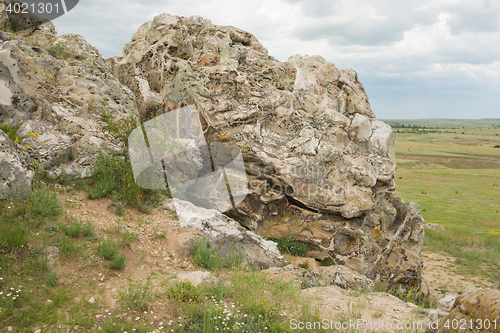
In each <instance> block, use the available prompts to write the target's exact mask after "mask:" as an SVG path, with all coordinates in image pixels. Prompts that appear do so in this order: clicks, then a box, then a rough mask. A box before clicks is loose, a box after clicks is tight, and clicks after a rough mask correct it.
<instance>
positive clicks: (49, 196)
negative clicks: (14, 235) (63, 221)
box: [29, 182, 62, 217]
mask: <svg viewBox="0 0 500 333" xmlns="http://www.w3.org/2000/svg"><path fill="white" fill-rule="evenodd" d="M29 203H30V206H31V207H32V210H33V213H35V215H38V216H41V217H46V216H53V215H58V214H61V213H62V207H61V205H60V204H59V200H57V196H56V193H55V192H51V191H50V190H49V188H48V187H47V186H45V185H44V184H42V183H40V182H38V183H37V182H35V183H34V185H33V192H32V193H31V195H30V196H29Z"/></svg>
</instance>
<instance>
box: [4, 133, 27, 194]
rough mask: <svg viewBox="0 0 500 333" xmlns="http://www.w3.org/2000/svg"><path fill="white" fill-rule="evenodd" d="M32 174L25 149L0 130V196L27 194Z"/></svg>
mask: <svg viewBox="0 0 500 333" xmlns="http://www.w3.org/2000/svg"><path fill="white" fill-rule="evenodd" d="M34 175H35V173H34V172H33V167H32V165H31V159H30V157H29V155H28V153H27V151H26V149H23V147H22V146H20V145H18V144H17V143H15V142H12V141H11V140H10V139H9V137H8V136H7V134H5V133H4V132H3V131H0V198H5V197H8V196H15V197H25V196H26V195H28V194H29V193H30V192H31V185H32V181H33V177H34Z"/></svg>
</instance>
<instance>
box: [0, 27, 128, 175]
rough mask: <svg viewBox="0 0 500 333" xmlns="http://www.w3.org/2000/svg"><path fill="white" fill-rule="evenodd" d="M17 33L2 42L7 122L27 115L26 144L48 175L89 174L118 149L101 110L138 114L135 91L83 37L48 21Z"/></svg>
mask: <svg viewBox="0 0 500 333" xmlns="http://www.w3.org/2000/svg"><path fill="white" fill-rule="evenodd" d="M18 37H19V38H17V39H15V40H11V41H8V42H5V43H3V44H2V46H1V47H0V61H1V63H2V64H3V65H4V66H5V68H4V70H2V71H1V72H0V104H2V111H1V114H2V116H3V117H2V121H7V122H14V123H17V122H19V121H20V120H23V123H24V127H22V128H20V129H19V131H18V134H19V135H20V136H24V137H25V138H24V139H23V141H22V144H23V145H26V146H30V147H31V149H30V153H31V155H33V156H32V157H34V158H36V159H38V160H39V161H40V162H41V164H42V165H44V166H45V168H46V171H47V172H48V173H49V174H52V175H57V174H68V175H74V176H75V175H76V176H81V177H88V176H89V175H90V174H91V171H92V170H93V166H94V163H95V161H96V157H97V155H98V154H99V153H100V151H101V150H108V151H111V150H114V149H115V148H116V145H115V144H114V143H113V142H111V141H110V140H109V139H107V138H106V136H105V135H104V134H103V133H102V131H101V126H100V125H99V119H100V114H101V113H102V112H110V113H112V114H113V116H114V117H124V116H128V115H130V114H137V107H136V103H135V98H134V95H133V93H132V92H131V91H130V90H129V89H128V88H126V87H124V86H122V85H121V84H120V83H119V82H118V80H117V79H116V78H114V77H113V75H112V74H111V72H110V71H109V69H108V67H107V65H106V63H105V61H104V60H103V59H102V57H101V55H100V54H99V51H98V50H97V49H96V48H95V47H93V46H92V45H90V44H89V43H87V42H86V41H85V40H84V39H83V38H82V37H81V36H79V35H74V34H66V35H62V36H58V35H57V34H56V31H55V29H54V26H53V24H52V23H50V22H47V23H45V24H43V25H42V26H40V27H39V29H37V30H34V31H33V32H26V34H24V35H19V36H18ZM49 51H50V52H49ZM53 55H55V57H54V56H53ZM13 101H15V103H13Z"/></svg>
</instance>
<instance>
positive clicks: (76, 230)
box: [61, 221, 93, 238]
mask: <svg viewBox="0 0 500 333" xmlns="http://www.w3.org/2000/svg"><path fill="white" fill-rule="evenodd" d="M61 230H62V232H63V233H64V234H65V235H66V236H68V237H71V238H75V237H80V236H90V235H91V234H92V231H93V227H92V224H90V222H88V221H87V223H85V224H83V223H82V222H81V221H80V222H71V223H70V224H69V225H67V226H66V225H61Z"/></svg>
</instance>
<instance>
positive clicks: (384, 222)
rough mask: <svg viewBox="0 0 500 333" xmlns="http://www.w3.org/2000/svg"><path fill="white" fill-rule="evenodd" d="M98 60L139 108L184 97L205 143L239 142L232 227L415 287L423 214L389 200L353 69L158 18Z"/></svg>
mask: <svg viewBox="0 0 500 333" xmlns="http://www.w3.org/2000/svg"><path fill="white" fill-rule="evenodd" d="M107 64H108V65H109V66H110V67H112V68H113V73H114V75H115V76H116V77H117V78H118V79H119V80H120V82H121V83H123V84H125V85H126V86H127V87H129V88H130V90H131V91H132V92H133V93H134V94H135V97H136V100H137V104H138V107H139V110H140V112H141V113H142V114H143V116H145V117H150V116H153V115H155V114H158V113H163V112H167V111H170V110H173V109H176V108H178V106H179V104H181V105H185V104H191V105H195V106H196V108H197V110H198V112H199V117H200V122H201V123H202V125H203V130H204V132H205V136H206V139H207V142H208V143H209V144H210V143H211V142H231V143H234V144H237V145H238V146H239V148H240V149H241V151H242V153H243V158H244V160H245V167H246V172H247V179H248V191H249V193H248V195H247V196H246V198H245V200H243V202H242V203H241V204H239V205H238V206H236V207H235V208H233V209H231V210H230V211H229V212H227V215H229V216H231V217H233V218H234V219H236V220H237V221H238V222H239V223H240V224H241V225H243V226H245V227H246V228H248V229H250V230H253V231H256V232H258V233H259V234H260V235H263V236H273V237H285V236H288V235H289V234H292V235H293V236H295V237H296V238H298V239H301V240H303V241H304V242H306V243H308V244H309V246H310V247H311V252H312V253H316V254H318V255H319V256H321V257H322V258H323V259H325V258H327V257H330V258H332V259H334V260H335V261H336V262H337V263H338V264H343V265H345V266H347V267H349V268H351V269H353V270H355V271H356V272H357V273H358V274H362V275H366V276H367V277H369V278H371V279H375V278H381V279H386V280H389V281H390V283H391V284H395V285H399V286H401V288H402V290H409V289H410V288H413V290H418V289H421V288H422V287H423V285H422V279H421V272H422V265H423V264H422V260H421V258H420V250H421V246H422V243H423V238H424V229H423V222H424V221H423V219H422V217H421V216H420V213H419V210H418V206H417V205H415V204H412V203H410V204H407V203H403V202H402V200H400V199H397V198H395V196H394V195H395V182H394V174H395V170H396V160H395V154H394V144H393V137H392V131H391V128H390V127H389V126H388V125H386V124H384V123H383V122H381V121H379V120H376V119H375V115H374V114H373V112H372V110H371V108H370V104H369V102H368V97H367V95H366V93H365V90H364V88H363V86H362V85H361V83H360V82H359V81H358V78H357V74H356V72H354V71H353V70H351V69H347V70H339V69H337V68H336V67H335V65H334V64H332V63H330V62H327V61H325V60H324V59H323V58H322V57H320V56H312V57H310V56H299V55H296V56H292V57H290V58H289V59H288V61H286V62H280V61H278V60H276V59H275V58H273V57H271V56H269V55H268V52H267V50H266V49H265V48H264V47H263V46H262V44H261V43H260V42H259V41H258V40H257V39H256V38H255V37H254V36H253V35H252V34H250V33H248V32H245V31H243V30H240V29H238V28H235V27H231V26H217V25H214V24H212V23H211V22H210V21H209V20H205V19H203V18H201V17H199V16H193V17H190V18H185V17H178V16H173V15H169V14H162V15H159V16H157V17H155V18H154V19H153V20H152V21H151V22H146V23H144V24H143V25H142V26H141V27H140V28H139V30H138V31H137V32H136V33H135V34H134V35H133V36H132V40H131V41H130V42H129V43H128V44H126V45H125V47H124V48H123V56H122V57H114V58H112V59H108V60H107ZM321 214H328V215H324V217H327V218H326V219H325V220H320V219H319V218H320V217H321ZM424 289H425V288H424Z"/></svg>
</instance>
